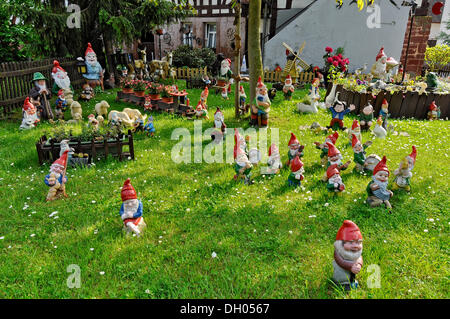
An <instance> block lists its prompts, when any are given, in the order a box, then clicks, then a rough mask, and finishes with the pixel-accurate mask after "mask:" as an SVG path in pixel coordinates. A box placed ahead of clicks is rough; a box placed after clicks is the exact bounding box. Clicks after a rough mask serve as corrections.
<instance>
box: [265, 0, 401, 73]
mask: <svg viewBox="0 0 450 319" xmlns="http://www.w3.org/2000/svg"><path fill="white" fill-rule="evenodd" d="M294 2H295V1H294ZM397 2H398V3H400V2H401V1H397ZM375 3H376V4H378V5H380V12H381V23H382V24H381V28H372V29H370V28H369V27H368V26H367V20H368V17H369V16H370V14H369V13H367V11H366V9H364V10H363V11H361V12H360V11H358V9H357V6H356V5H355V4H353V5H352V6H349V5H348V3H346V4H345V5H344V6H343V7H342V9H341V10H337V9H336V3H335V1H330V0H318V1H317V2H316V3H315V4H313V5H312V6H311V7H310V8H309V9H308V10H307V11H306V12H304V13H303V14H301V15H300V16H299V17H297V19H295V20H294V21H292V22H291V23H290V24H289V25H288V26H286V27H285V28H284V29H283V30H282V31H281V32H280V33H278V34H276V35H275V36H274V37H273V38H272V39H270V40H269V41H268V42H267V43H266V45H265V54H264V67H265V68H269V69H273V68H274V67H275V64H276V63H278V64H279V65H280V66H282V67H283V66H284V65H285V63H286V55H285V48H284V47H283V46H282V43H283V42H286V43H287V44H289V45H290V46H291V47H292V48H294V49H298V48H299V47H300V46H301V44H302V43H303V41H306V46H305V49H304V51H303V53H302V54H301V56H302V58H303V59H304V60H305V61H306V62H307V63H309V64H314V65H318V66H320V67H322V66H323V64H324V63H323V59H322V56H323V55H324V54H325V47H327V46H331V47H333V48H337V47H339V46H343V47H344V48H345V56H346V57H348V58H349V59H350V66H349V68H350V71H353V70H354V69H355V68H358V67H360V66H361V65H363V64H364V63H368V64H369V67H370V66H371V65H372V64H373V62H374V61H375V57H376V55H377V53H378V51H379V50H380V48H381V47H382V46H384V48H385V52H386V55H388V56H392V57H394V58H395V59H396V60H397V61H399V60H400V56H401V53H402V47H403V40H404V37H405V31H406V26H407V21H408V12H409V8H407V7H400V10H399V9H397V8H395V7H394V6H392V5H391V4H390V2H389V1H384V0H383V1H381V0H376V1H375ZM392 21H395V23H394V24H392ZM385 23H386V24H385Z"/></svg>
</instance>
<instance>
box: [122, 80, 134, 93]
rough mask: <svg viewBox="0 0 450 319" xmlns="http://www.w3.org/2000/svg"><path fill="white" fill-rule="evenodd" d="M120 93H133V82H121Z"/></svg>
mask: <svg viewBox="0 0 450 319" xmlns="http://www.w3.org/2000/svg"><path fill="white" fill-rule="evenodd" d="M122 92H123V93H133V82H132V81H128V80H123V81H122Z"/></svg>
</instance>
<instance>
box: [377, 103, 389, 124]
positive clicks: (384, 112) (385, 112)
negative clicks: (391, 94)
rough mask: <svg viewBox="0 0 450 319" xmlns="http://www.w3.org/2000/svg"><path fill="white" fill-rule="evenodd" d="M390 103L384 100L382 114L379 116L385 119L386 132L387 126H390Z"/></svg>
mask: <svg viewBox="0 0 450 319" xmlns="http://www.w3.org/2000/svg"><path fill="white" fill-rule="evenodd" d="M389 115H390V114H389V103H388V101H387V100H386V99H383V102H382V103H381V109H380V113H379V114H378V116H381V118H382V119H383V128H384V129H385V130H387V125H388V121H387V120H388V117H389Z"/></svg>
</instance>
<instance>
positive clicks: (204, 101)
mask: <svg viewBox="0 0 450 319" xmlns="http://www.w3.org/2000/svg"><path fill="white" fill-rule="evenodd" d="M208 95H209V90H208V87H207V86H205V89H204V90H203V91H202V93H200V102H201V103H202V106H203V107H204V108H205V109H206V110H207V109H208Z"/></svg>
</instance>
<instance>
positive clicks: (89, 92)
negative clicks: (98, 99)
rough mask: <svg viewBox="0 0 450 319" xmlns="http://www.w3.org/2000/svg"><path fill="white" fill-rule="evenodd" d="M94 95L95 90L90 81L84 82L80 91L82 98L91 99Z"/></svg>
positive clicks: (84, 99)
mask: <svg viewBox="0 0 450 319" xmlns="http://www.w3.org/2000/svg"><path fill="white" fill-rule="evenodd" d="M93 97H94V90H93V89H92V88H91V87H90V86H89V84H88V83H84V84H83V86H82V90H81V93H80V100H82V101H89V100H90V99H92V98H93Z"/></svg>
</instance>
